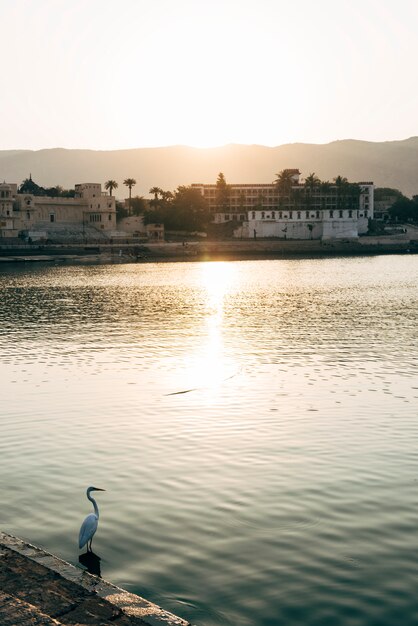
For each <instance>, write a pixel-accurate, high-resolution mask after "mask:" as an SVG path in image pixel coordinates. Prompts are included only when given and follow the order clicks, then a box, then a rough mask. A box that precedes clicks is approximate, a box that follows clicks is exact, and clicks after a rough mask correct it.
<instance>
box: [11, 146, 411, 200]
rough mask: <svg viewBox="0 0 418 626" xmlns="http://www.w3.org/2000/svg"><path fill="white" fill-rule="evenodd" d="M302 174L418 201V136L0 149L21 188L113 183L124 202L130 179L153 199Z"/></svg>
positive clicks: (137, 187) (139, 189) (140, 190)
mask: <svg viewBox="0 0 418 626" xmlns="http://www.w3.org/2000/svg"><path fill="white" fill-rule="evenodd" d="M294 167H296V168H299V169H300V171H301V172H302V176H303V177H304V176H307V175H308V174H309V173H311V172H315V173H316V174H317V176H319V177H320V178H321V179H322V180H332V179H333V178H335V177H336V176H338V175H342V176H346V177H347V178H348V179H349V180H350V181H364V180H370V181H373V182H374V183H375V185H376V186H379V187H395V188H397V189H400V190H401V191H402V192H403V193H405V194H406V195H413V194H418V180H417V171H418V136H413V137H409V138H406V139H401V140H394V141H384V142H370V141H365V140H359V139H337V140H334V141H332V142H329V143H325V144H312V143H299V142H297V143H289V144H283V145H281V146H263V145H257V144H252V145H246V144H227V145H225V146H220V147H213V148H194V147H191V146H181V145H180V146H160V147H144V148H125V149H118V150H92V149H87V148H86V149H84V148H74V149H71V148H61V147H58V148H42V149H40V150H25V149H22V150H0V179H1V180H6V181H7V182H15V183H18V184H20V182H21V181H22V180H23V179H24V178H27V177H28V176H29V174H31V175H32V178H33V179H34V180H35V181H36V182H37V183H38V184H40V185H41V186H43V187H48V186H54V185H62V186H63V187H66V188H72V187H74V185H75V184H76V183H79V182H101V183H104V182H105V181H106V180H108V179H113V180H116V181H117V182H118V184H119V187H118V189H117V190H116V195H117V197H120V198H122V197H125V196H126V195H127V189H126V187H124V186H123V180H124V179H125V178H135V179H136V180H137V185H136V186H135V187H134V188H133V194H134V195H137V194H138V195H144V196H149V189H150V188H151V187H154V186H158V187H161V188H162V189H165V190H170V191H173V190H174V189H175V188H176V187H178V186H179V185H190V184H191V183H214V182H215V181H216V178H217V176H218V173H219V172H223V173H224V174H225V177H226V179H227V182H229V183H269V182H272V181H273V180H274V179H275V177H276V173H277V172H279V171H280V170H282V169H285V168H294Z"/></svg>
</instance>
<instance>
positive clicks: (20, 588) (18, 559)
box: [0, 532, 190, 626]
mask: <svg viewBox="0 0 418 626" xmlns="http://www.w3.org/2000/svg"><path fill="white" fill-rule="evenodd" d="M0 624H1V625H2V626H16V625H17V624H37V625H38V626H41V625H42V626H47V625H48V626H53V625H55V626H59V625H61V624H78V625H79V626H87V625H89V626H103V625H105V624H109V626H110V625H111V624H119V626H190V623H189V622H187V621H186V620H184V619H182V618H180V617H177V616H176V615H174V614H173V613H169V612H168V611H165V610H164V609H162V608H161V607H159V606H157V605H156V604H154V603H152V602H149V601H148V600H145V599H144V598H141V597H140V596H137V595H135V594H133V593H129V592H127V591H125V590H124V589H121V588H119V587H116V586H115V585H112V584H111V583H109V582H106V581H104V580H103V579H102V578H100V577H98V576H94V575H92V574H89V573H88V572H87V571H85V570H84V569H81V568H78V567H74V565H71V564H70V563H67V562H66V561H62V560H61V559H59V558H58V557H56V556H54V555H52V554H50V553H48V552H45V551H44V550H42V549H41V548H38V547H36V546H33V545H31V544H30V543H27V542H25V541H23V540H21V539H18V538H17V537H13V536H12V535H8V534H6V533H2V532H0Z"/></svg>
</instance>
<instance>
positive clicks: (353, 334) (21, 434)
mask: <svg viewBox="0 0 418 626" xmlns="http://www.w3.org/2000/svg"><path fill="white" fill-rule="evenodd" d="M0 292H1V306H0V384H1V394H0V420H1V422H0V423H1V439H0V494H1V500H0V501H1V507H0V528H1V529H2V530H3V531H6V532H10V533H11V534H14V535H17V536H20V537H23V538H26V539H28V540H29V541H30V542H32V543H35V544H38V545H40V546H42V547H44V548H45V549H47V550H48V551H51V552H53V553H55V554H57V555H58V556H60V557H61V558H63V559H65V560H68V561H70V562H72V563H74V564H78V556H79V551H78V546H77V538H78V531H79V527H80V524H81V521H82V519H83V518H84V516H85V515H86V514H87V513H89V512H90V511H91V505H90V503H89V502H88V501H87V499H86V497H85V490H86V487H87V486H89V485H95V486H97V487H101V488H104V489H106V492H105V493H104V492H103V493H98V494H97V501H98V503H99V507H100V513H101V517H100V525H99V530H98V532H97V535H96V537H95V539H94V541H93V549H94V551H95V553H97V554H98V555H100V557H101V571H102V576H103V577H104V578H106V579H108V580H110V581H112V582H114V583H115V584H118V585H120V586H122V587H125V588H126V589H128V590H130V591H132V592H135V593H139V594H141V595H144V596H145V597H147V598H148V599H150V600H153V601H155V602H157V603H159V604H161V605H162V606H163V607H164V608H166V609H168V610H171V611H173V612H175V613H177V614H179V615H181V616H182V617H184V618H186V619H189V620H190V621H191V622H193V623H194V624H198V625H204V626H215V625H234V626H236V625H238V624H239V626H273V625H274V626H280V625H282V624H283V625H285V626H296V625H297V626H300V625H306V624H309V625H330V626H331V625H332V626H338V625H344V626H366V625H367V626H370V625H379V626H386V625H387V626H394V625H395V624H399V625H401V624H402V626H408V625H411V626H412V625H415V626H416V624H417V623H418V594H417V587H418V368H417V366H418V256H381V257H370V258H349V259H344V258H343V259H319V260H291V261H286V260H277V261H244V262H227V263H161V264H130V265H109V266H73V267H62V266H50V265H42V266H41V265H27V266H23V265H19V266H17V265H15V266H12V265H10V266H6V265H4V264H3V265H2V266H1V267H0Z"/></svg>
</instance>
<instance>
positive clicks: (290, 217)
mask: <svg viewBox="0 0 418 626" xmlns="http://www.w3.org/2000/svg"><path fill="white" fill-rule="evenodd" d="M289 219H290V220H292V219H293V211H289Z"/></svg>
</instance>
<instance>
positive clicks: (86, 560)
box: [78, 550, 102, 577]
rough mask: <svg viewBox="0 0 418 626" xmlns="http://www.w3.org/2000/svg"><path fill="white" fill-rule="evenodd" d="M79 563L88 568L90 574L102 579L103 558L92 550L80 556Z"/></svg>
mask: <svg viewBox="0 0 418 626" xmlns="http://www.w3.org/2000/svg"><path fill="white" fill-rule="evenodd" d="M78 561H79V563H81V565H84V567H86V568H87V571H88V572H89V574H94V576H99V577H101V575H102V574H101V570H100V561H101V558H100V557H99V555H98V554H95V553H94V552H92V551H91V550H87V552H85V553H84V554H80V556H79V557H78Z"/></svg>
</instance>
